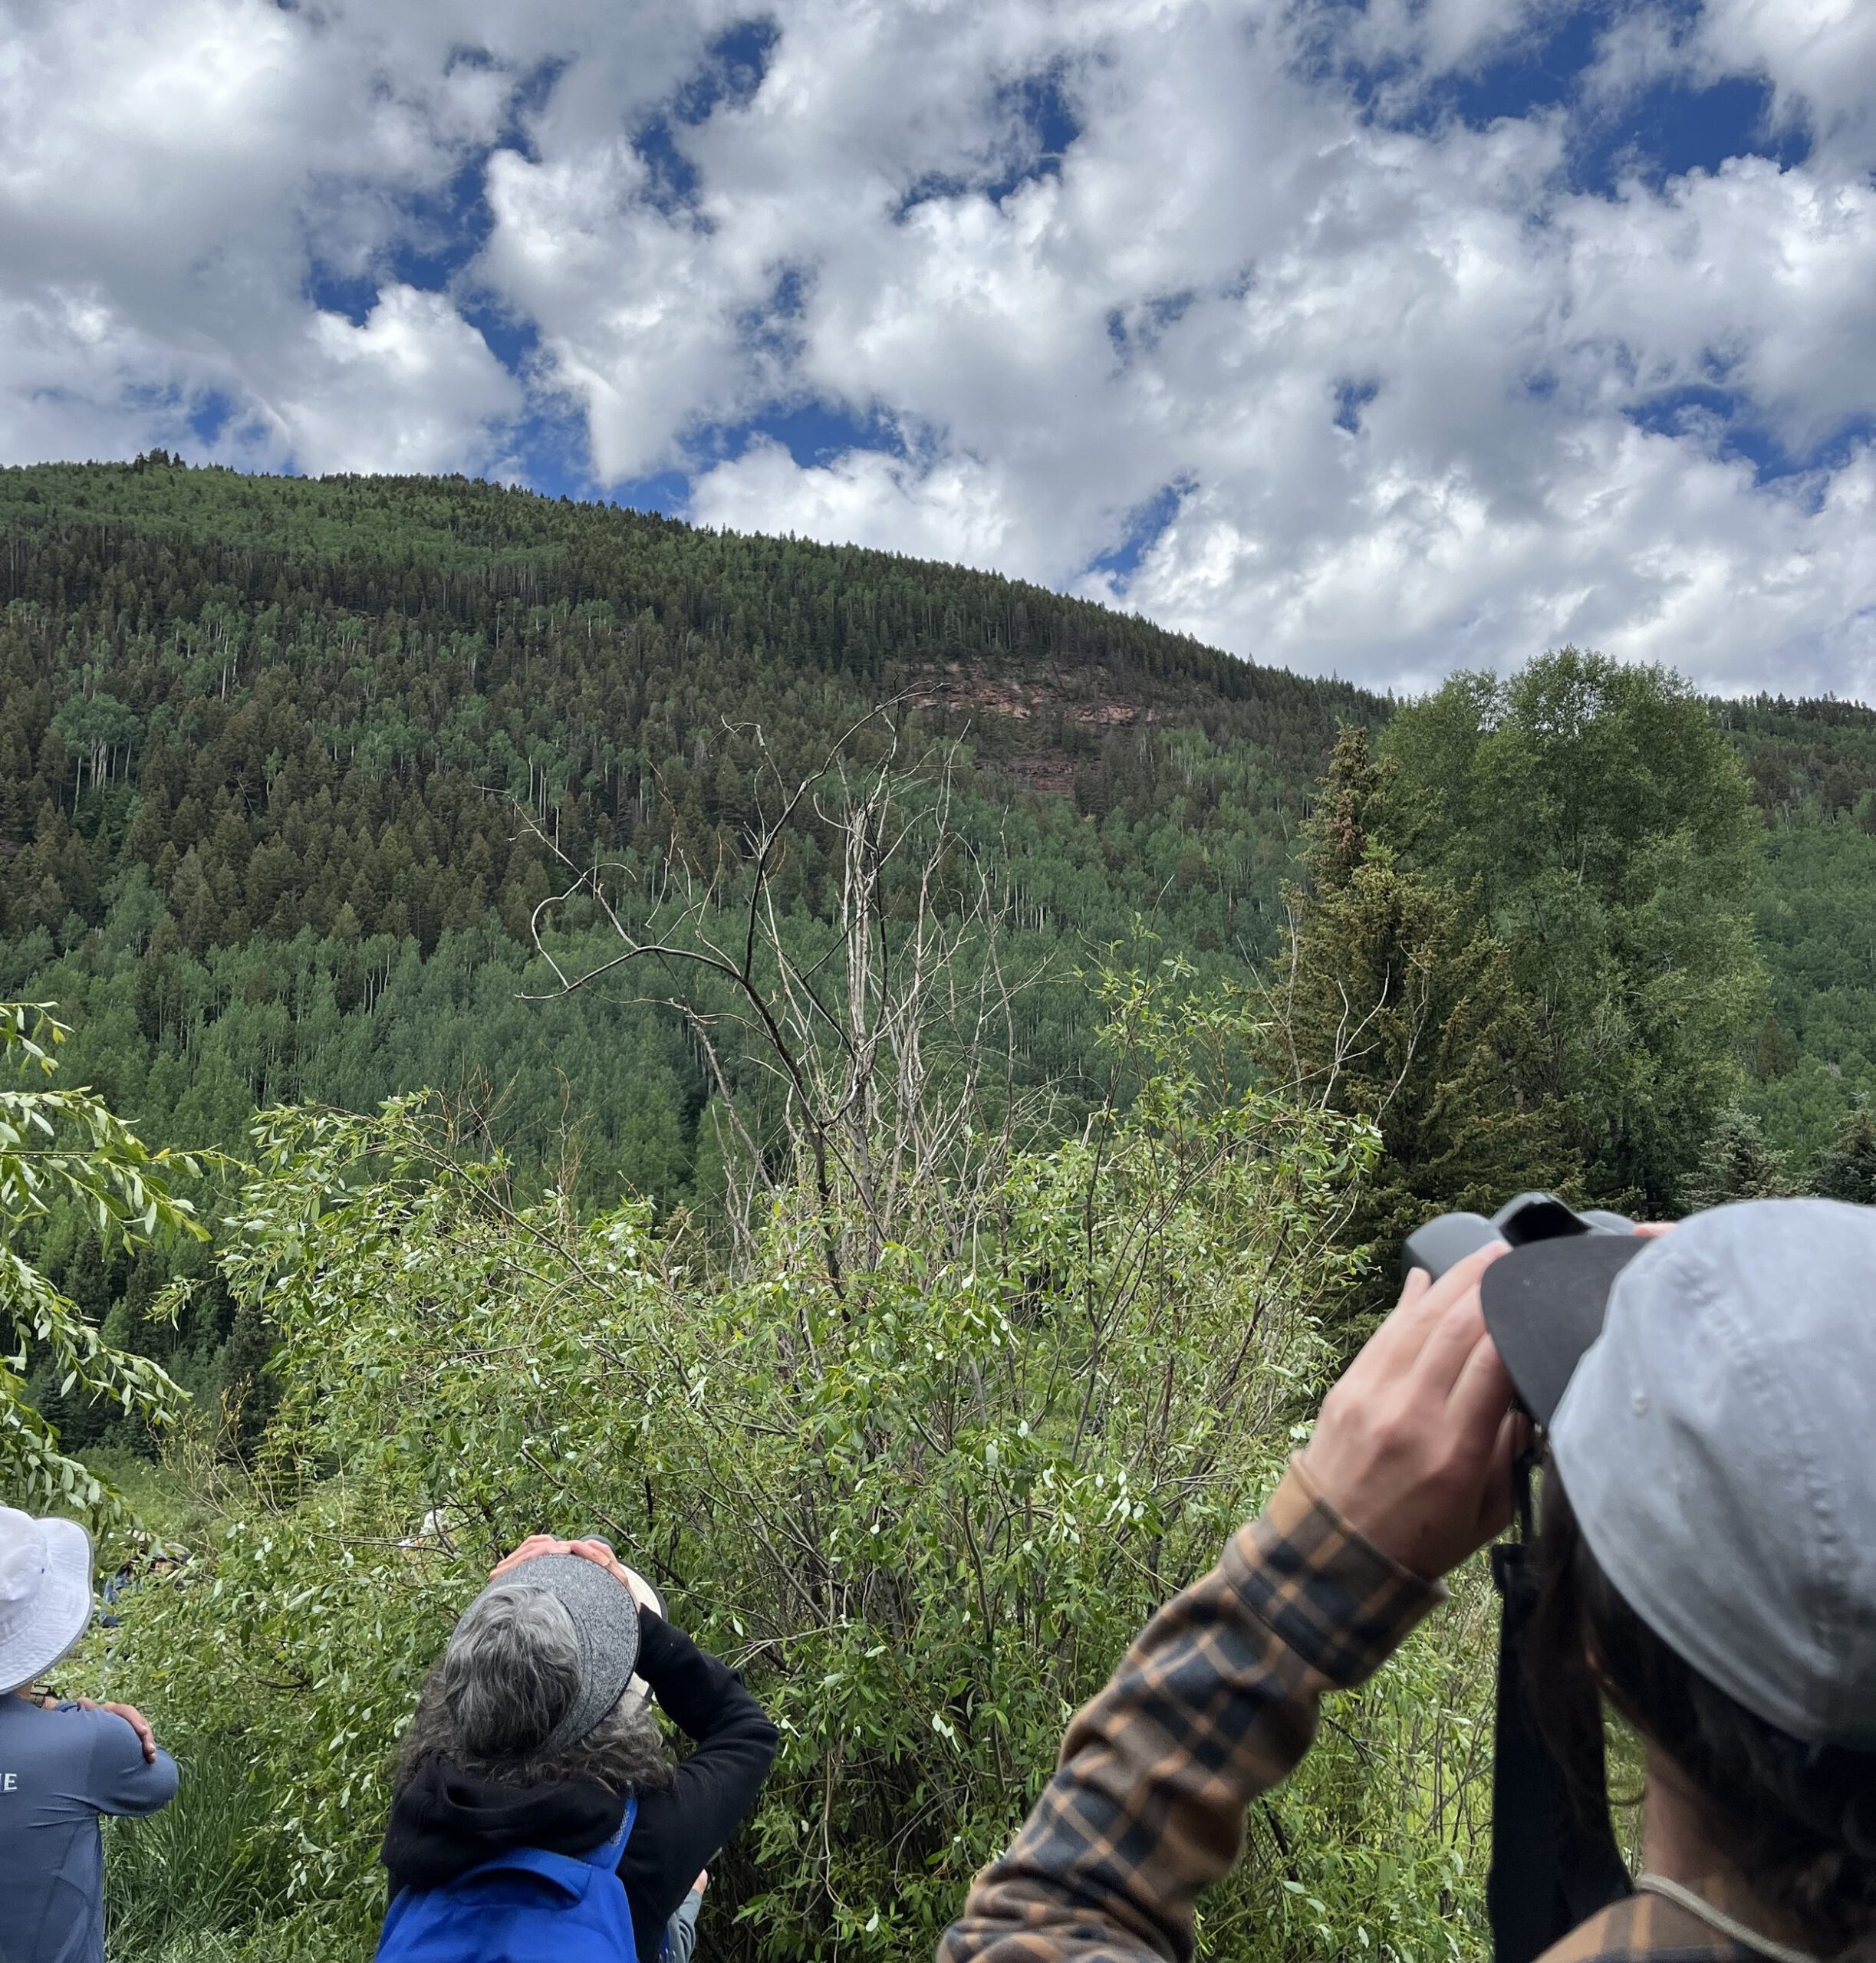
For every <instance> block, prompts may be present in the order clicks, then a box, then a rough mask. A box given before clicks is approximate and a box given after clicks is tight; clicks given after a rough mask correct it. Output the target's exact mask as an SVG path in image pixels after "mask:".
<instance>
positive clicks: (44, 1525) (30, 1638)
mask: <svg viewBox="0 0 1876 1963" xmlns="http://www.w3.org/2000/svg"><path fill="white" fill-rule="evenodd" d="M90 1621H91V1535H90V1534H87V1532H86V1531H84V1528H83V1527H81V1526H80V1525H79V1524H78V1523H77V1521H75V1520H35V1519H34V1518H33V1517H32V1515H31V1514H28V1513H21V1511H19V1510H18V1508H16V1507H10V1506H0V1693H4V1692H8V1691H15V1690H18V1688H20V1686H21V1685H22V1684H29V1683H31V1682H32V1680H33V1679H34V1678H35V1677H36V1676H38V1675H40V1674H41V1672H44V1671H46V1670H49V1669H51V1667H52V1665H54V1663H56V1662H58V1659H60V1658H61V1656H64V1653H65V1652H66V1651H67V1650H68V1649H71V1646H72V1645H73V1644H74V1642H77V1640H78V1639H79V1637H80V1636H83V1635H84V1632H85V1626H86V1624H87V1623H89V1622H90Z"/></svg>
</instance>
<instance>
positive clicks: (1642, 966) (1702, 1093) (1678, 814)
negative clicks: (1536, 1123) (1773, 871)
mask: <svg viewBox="0 0 1876 1963" xmlns="http://www.w3.org/2000/svg"><path fill="white" fill-rule="evenodd" d="M1384 749H1385V752H1386V754H1387V756H1388V757H1389V758H1391V759H1392V760H1393V761H1394V762H1395V763H1396V764H1397V766H1398V769H1399V776H1398V778H1397V781H1396V783H1395V784H1394V787H1393V788H1392V789H1391V792H1390V794H1389V800H1388V801H1389V805H1390V813H1389V817H1388V821H1387V826H1386V827H1385V829H1386V833H1387V836H1388V837H1390V838H1391V840H1395V841H1397V843H1398V844H1399V847H1400V850H1401V851H1402V853H1403V854H1404V857H1406V859H1407V862H1408V863H1410V864H1411V865H1412V866H1415V867H1416V868H1418V869H1421V870H1426V871H1427V872H1429V873H1435V874H1437V875H1439V876H1442V877H1444V878H1446V879H1447V880H1450V882H1451V883H1452V884H1453V886H1454V887H1455V889H1456V890H1458V891H1460V893H1465V894H1466V895H1468V896H1469V900H1468V904H1469V906H1470V907H1471V908H1472V909H1473V910H1474V912H1475V914H1476V918H1478V919H1480V920H1481V921H1483V922H1484V923H1485V924H1486V925H1487V926H1489V928H1490V929H1491V930H1492V932H1493V933H1494V934H1495V935H1496V937H1497V938H1498V939H1499V940H1500V941H1502V942H1503V944H1504V945H1505V946H1506V948H1507V949H1509V951H1510V954H1511V958H1512V972H1513V975H1514V977H1515V978H1516V982H1517V985H1518V988H1519V992H1520V993H1521V994H1522V996H1523V998H1524V999H1525V1001H1526V1002H1527V1003H1528V1004H1529V1008H1530V1011H1531V1014H1532V1017H1533V1018H1534V1019H1535V1027H1536V1031H1537V1034H1538V1037H1539V1045H1540V1052H1539V1053H1540V1054H1541V1055H1542V1057H1543V1059H1544V1070H1543V1076H1542V1080H1541V1081H1540V1084H1539V1090H1540V1091H1541V1093H1542V1094H1543V1095H1544V1096H1545V1097H1549V1098H1552V1099H1555V1100H1556V1101H1557V1102H1558V1103H1559V1104H1560V1105H1561V1106H1562V1107H1563V1110H1564V1111H1565V1116H1566V1120H1567V1123H1566V1130H1565V1142H1566V1143H1568V1145H1569V1146H1571V1147H1572V1149H1573V1150H1575V1152H1577V1153H1578V1154H1579V1155H1580V1156H1581V1160H1582V1162H1583V1166H1584V1169H1585V1182H1586V1183H1587V1185H1588V1188H1589V1189H1590V1190H1591V1192H1593V1193H1595V1195H1597V1196H1598V1197H1599V1198H1606V1199H1611V1200H1620V1201H1625V1202H1628V1203H1629V1204H1630V1205H1639V1206H1641V1207H1643V1208H1649V1209H1659V1208H1664V1207H1667V1206H1668V1205H1672V1204H1673V1202H1674V1199H1675V1198H1676V1196H1677V1194H1678V1192H1679V1189H1680V1185H1681V1182H1682V1181H1683V1179H1684V1178H1685V1176H1686V1175H1687V1173H1688V1172H1690V1170H1691V1169H1692V1167H1693V1164H1694V1162H1695V1160H1696V1158H1697V1154H1698V1153H1699V1151H1700V1147H1701V1145H1702V1144H1703V1142H1704V1140H1705V1139H1707V1136H1708V1135H1709V1134H1710V1132H1711V1131H1712V1130H1713V1126H1714V1125H1715V1124H1716V1122H1717V1120H1718V1119H1719V1116H1720V1113H1721V1112H1722V1111H1723V1110H1725V1109H1726V1106H1727V1105H1728V1104H1729V1103H1730V1102H1732V1101H1733V1099H1734V1098H1735V1097H1736V1096H1737V1094H1738V1093H1739V1088H1740V1084H1741V1080H1742V1071H1741V1067H1740V1057H1741V1053H1742V1051H1743V1048H1744V1046H1745V1044H1746V1037H1747V1035H1748V1033H1749V1031H1752V1030H1753V1028H1756V1025H1757V1023H1758V1021H1759V1017H1760V1015H1761V1014H1762V996H1763V989H1764V977H1763V975H1762V970H1761V968H1760V966H1759V961H1758V958H1757V955H1756V952H1755V949H1754V948H1753V939H1752V929H1751V922H1750V919H1749V914H1748V912H1747V901H1748V896H1749V887H1750V881H1751V879H1752V876H1753V864H1754V854H1755V851H1756V841H1757V837H1758V833H1759V824H1758V820H1757V819H1756V816H1755V814H1754V813H1753V808H1752V804H1751V801H1750V797H1749V786H1748V782H1747V779H1746V774H1745V773H1744V771H1743V770H1742V768H1740V765H1739V762H1738V761H1737V760H1736V758H1735V757H1734V755H1733V752H1732V750H1731V748H1730V746H1729V745H1728V743H1727V741H1726V738H1725V736H1724V735H1723V733H1722V732H1721V731H1720V729H1719V728H1717V727H1716V725H1715V723H1714V722H1713V718H1712V716H1711V715H1710V712H1709V711H1708V709H1707V706H1706V705H1704V704H1703V703H1702V702H1700V700H1699V699H1697V697H1695V696H1694V695H1693V694H1692V693H1691V692H1690V691H1689V690H1688V689H1687V686H1686V685H1685V684H1684V683H1683V682H1681V681H1680V680H1679V679H1677V678H1676V677H1674V676H1671V675H1669V674H1668V673H1667V672H1665V671H1664V670H1662V669H1653V668H1632V667H1625V666H1623V665H1622V664H1621V663H1618V662H1614V661H1611V660H1610V659H1608V658H1607V657H1605V656H1601V655H1595V654H1585V653H1579V652H1578V651H1577V650H1576V649H1573V648H1566V649H1563V650H1562V652H1561V653H1556V654H1552V655H1546V656H1544V657H1543V658H1542V659H1541V660H1538V661H1535V662H1533V663H1531V664H1530V666H1529V667H1527V668H1525V669H1523V670H1522V671H1521V672H1519V674H1517V675H1515V676H1512V677H1510V678H1509V679H1506V680H1502V681H1501V680H1498V679H1495V678H1493V677H1491V676H1480V675H1470V676H1457V677H1456V678H1455V679H1453V680H1452V681H1450V682H1448V683H1447V684H1446V686H1445V687H1443V689H1440V690H1439V691H1438V692H1437V693H1436V694H1434V695H1432V696H1430V697H1429V698H1428V699H1427V700H1426V701H1425V702H1420V703H1416V704H1414V705H1411V706H1410V707H1409V708H1407V709H1404V710H1403V711H1402V712H1400V714H1399V715H1397V716H1396V717H1395V718H1394V720H1393V722H1391V724H1390V725H1389V727H1388V730H1387V736H1386V738H1385V741H1384Z"/></svg>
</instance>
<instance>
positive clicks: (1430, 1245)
mask: <svg viewBox="0 0 1876 1963" xmlns="http://www.w3.org/2000/svg"><path fill="white" fill-rule="evenodd" d="M1634 1231H1635V1223H1634V1221H1632V1220H1627V1219H1624V1218H1623V1216H1622V1215H1621V1214H1619V1213H1611V1212H1608V1211H1606V1210H1605V1209H1604V1208H1601V1207H1590V1208H1585V1211H1584V1212H1581V1213H1578V1212H1575V1210H1574V1209H1573V1208H1570V1207H1567V1206H1565V1205H1564V1203H1563V1202H1562V1200H1560V1199H1557V1198H1555V1196H1554V1195H1552V1194H1550V1193H1520V1194H1519V1195H1518V1197H1517V1198H1516V1199H1510V1200H1507V1201H1506V1202H1505V1204H1504V1205H1502V1206H1501V1207H1500V1208H1499V1210H1498V1211H1497V1212H1496V1213H1495V1214H1493V1216H1492V1217H1491V1218H1490V1219H1489V1220H1488V1219H1486V1217H1485V1215H1483V1213H1442V1214H1440V1215H1437V1216H1436V1217H1435V1218H1433V1219H1431V1220H1430V1221H1428V1222H1427V1224H1426V1225H1425V1226H1423V1227H1417V1228H1414V1231H1413V1232H1412V1233H1410V1235H1408V1236H1407V1245H1406V1247H1405V1248H1404V1250H1403V1252H1402V1255H1401V1266H1402V1268H1404V1269H1407V1268H1424V1269H1425V1270H1426V1271H1427V1273H1428V1274H1430V1275H1431V1276H1432V1277H1433V1280H1434V1281H1438V1280H1439V1279H1440V1276H1441V1275H1443V1274H1445V1272H1446V1270H1447V1269H1448V1268H1451V1267H1452V1266H1453V1264H1455V1263H1456V1262H1458V1261H1463V1260H1464V1259H1465V1258H1466V1256H1467V1255H1468V1254H1476V1253H1477V1252H1478V1251H1479V1249H1480V1248H1483V1247H1485V1246H1486V1245H1489V1243H1490V1242H1492V1241H1506V1242H1508V1243H1509V1245H1511V1246H1512V1247H1514V1248H1522V1247H1525V1246H1528V1245H1529V1244H1530V1243H1531V1242H1532V1241H1555V1240H1558V1239H1560V1238H1562V1236H1564V1235H1567V1234H1632V1233H1633V1232H1634Z"/></svg>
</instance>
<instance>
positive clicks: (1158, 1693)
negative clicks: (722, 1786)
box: [938, 1465, 1445, 1963]
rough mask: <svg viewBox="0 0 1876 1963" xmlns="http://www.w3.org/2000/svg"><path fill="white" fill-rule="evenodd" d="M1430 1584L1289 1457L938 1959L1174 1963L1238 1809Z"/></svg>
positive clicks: (1294, 1757)
mask: <svg viewBox="0 0 1876 1963" xmlns="http://www.w3.org/2000/svg"><path fill="white" fill-rule="evenodd" d="M1444 1593H1445V1591H1444V1590H1443V1589H1441V1588H1440V1587H1439V1586H1438V1585H1437V1583H1428V1582H1426V1581H1423V1580H1421V1579H1420V1577H1418V1576H1417V1575H1414V1574H1411V1573H1409V1572H1408V1571H1407V1570H1406V1569H1404V1568H1403V1567H1399V1566H1397V1564H1396V1563H1394V1562H1393V1561H1391V1560H1389V1559H1388V1558H1387V1556H1386V1555H1384V1554H1381V1552H1379V1551H1378V1550H1377V1549H1376V1548H1374V1547H1371V1546H1370V1545H1369V1544H1368V1542H1367V1541H1365V1540H1363V1539H1362V1538H1361V1536H1360V1535H1359V1534H1356V1533H1355V1532H1354V1530H1353V1529H1352V1528H1351V1527H1349V1526H1348V1524H1346V1523H1345V1522H1344V1521H1343V1520H1342V1519H1341V1517H1340V1516H1339V1515H1338V1514H1337V1513H1336V1512H1335V1511H1334V1509H1333V1508H1331V1507H1330V1506H1329V1505H1328V1504H1327V1503H1326V1502H1325V1501H1323V1500H1321V1498H1318V1496H1317V1495H1316V1494H1315V1492H1314V1491H1313V1490H1312V1488H1311V1487H1310V1485H1309V1484H1308V1479H1307V1477H1306V1475H1305V1474H1304V1473H1303V1472H1302V1470H1301V1469H1300V1468H1298V1467H1297V1466H1295V1465H1292V1468H1291V1470H1290V1471H1289V1475H1288V1476H1287V1477H1286V1478H1285V1479H1284V1481H1283V1482H1282V1485H1279V1487H1278V1488H1277V1490H1276V1491H1275V1493H1274V1494H1272V1496H1271V1500H1270V1503H1269V1505H1268V1506H1267V1507H1265V1509H1264V1511H1263V1512H1262V1514H1261V1515H1259V1517H1258V1518H1257V1519H1256V1520H1255V1521H1252V1523H1251V1524H1250V1525H1249V1526H1248V1527H1244V1528H1242V1530H1241V1531H1239V1533H1238V1534H1236V1536H1235V1537H1233V1540H1232V1541H1231V1543H1230V1544H1229V1546H1228V1547H1226V1550H1225V1554H1224V1557H1223V1560H1220V1562H1219V1564H1218V1565H1217V1567H1215V1568H1213V1570H1212V1571H1211V1573H1209V1574H1207V1575H1206V1577H1204V1578H1203V1580H1200V1581H1198V1582H1196V1583H1194V1584H1193V1587H1190V1588H1188V1589H1187V1590H1186V1591H1185V1593H1183V1594H1182V1595H1180V1596H1177V1597H1176V1598H1175V1599H1174V1600H1173V1601H1171V1602H1170V1603H1167V1606H1166V1607H1165V1608H1163V1610H1160V1613H1159V1614H1158V1615H1157V1616H1154V1619H1153V1620H1152V1622H1151V1623H1149V1624H1148V1625H1147V1628H1146V1629H1145V1630H1144V1633H1142V1634H1141V1635H1140V1637H1139V1638H1138V1639H1137V1641H1136V1642H1134V1646H1133V1647H1132V1648H1131V1649H1130V1650H1129V1651H1128V1652H1127V1656H1126V1657H1125V1659H1124V1660H1123V1661H1122V1662H1121V1666H1120V1668H1119V1669H1117V1670H1116V1671H1115V1672H1114V1675H1113V1676H1112V1677H1111V1678H1110V1679H1109V1680H1108V1682H1107V1688H1105V1689H1104V1690H1103V1691H1102V1692H1101V1693H1100V1695H1098V1697H1096V1698H1094V1701H1093V1702H1091V1703H1090V1704H1088V1705H1086V1706H1085V1707H1084V1708H1083V1709H1082V1710H1081V1711H1080V1712H1078V1714H1077V1715H1076V1716H1075V1720H1074V1721H1073V1722H1072V1723H1071V1725H1070V1726H1069V1728H1068V1734H1067V1736H1066V1738H1065V1739H1064V1741H1063V1743H1062V1749H1061V1759H1060V1761H1059V1762H1058V1764H1057V1766H1056V1768H1055V1775H1054V1777H1052V1779H1051V1780H1050V1781H1049V1783H1048V1786H1047V1787H1046V1788H1045V1790H1044V1791H1043V1794H1042V1797H1041V1798H1040V1799H1039V1800H1038V1801H1037V1802H1036V1804H1035V1808H1034V1810H1032V1812H1031V1813H1030V1815H1029V1819H1028V1820H1027V1821H1026V1822H1025V1823H1024V1825H1023V1827H1022V1831H1021V1832H1020V1833H1018V1835H1017V1836H1016V1838H1015V1840H1014V1841H1013V1842H1012V1843H1011V1845H1010V1848H1009V1852H1008V1853H1005V1854H1004V1855H1002V1856H1001V1857H1000V1858H999V1859H997V1860H995V1861H993V1862H992V1863H991V1864H990V1865H989V1866H988V1867H986V1869H984V1870H983V1871H982V1873H980V1874H979V1876H978V1877H977V1879H976V1882H974V1883H973V1886H972V1888H971V1891H970V1895H969V1899H967V1900H966V1902H965V1905H964V1912H963V1915H960V1916H959V1919H957V1921H956V1922H954V1923H953V1925H952V1926H951V1928H950V1929H949V1930H948V1931H947V1932H946V1935H945V1936H944V1938H943V1942H941V1943H940V1945H939V1952H938V1953H939V1956H940V1963H980V1959H981V1963H1065V1960H1066V1959H1073V1963H1095V1959H1098V1958H1127V1959H1129V1963H1138V1959H1143V1958H1145V1959H1151V1958H1167V1959H1170V1963H1184V1959H1186V1958H1189V1957H1190V1955H1191V1954H1192V1948H1193V1905H1194V1904H1195V1903H1196V1901H1197V1899H1198V1897H1199V1895H1200V1891H1201V1890H1202V1889H1205V1888H1206V1887H1208V1886H1210V1884H1211V1883H1212V1882H1214V1881H1216V1880H1217V1879H1219V1877H1220V1876H1222V1875H1223V1874H1225V1873H1227V1872H1228V1871H1229V1869H1230V1868H1231V1866H1232V1864H1233V1863H1234V1862H1235V1861H1236V1859H1237V1857H1238V1854H1239V1850H1240V1849H1241V1847H1242V1843H1243V1838H1244V1820H1245V1813H1246V1809H1247V1808H1248V1807H1249V1804H1250V1803H1251V1801H1252V1800H1254V1799H1255V1798H1256V1797H1257V1795H1258V1794H1260V1793H1262V1792H1265V1791H1267V1790H1269V1788H1270V1787H1272V1786H1274V1785H1275V1784H1277V1782H1278V1781H1279V1780H1280V1779H1282V1777H1284V1775H1285V1774H1286V1773H1288V1772H1289V1771H1290V1770H1291V1769H1292V1767H1294V1766H1295V1764H1297V1762H1298V1760H1300V1759H1301V1758H1302V1756H1303V1754H1304V1753H1305V1751H1308V1748H1309V1745H1310V1741H1312V1739H1313V1738H1314V1737H1315V1730H1316V1718H1317V1709H1318V1705H1319V1703H1320V1702H1321V1698H1322V1696H1323V1694H1324V1693H1325V1692H1328V1691H1331V1690H1342V1689H1347V1688H1350V1687H1351V1686H1352V1685H1355V1684H1358V1683H1360V1682H1362V1681H1363V1679H1365V1678H1367V1677H1368V1676H1370V1675H1372V1674H1373V1673H1374V1671H1375V1670H1376V1669H1378V1668H1379V1667H1380V1666H1381V1663H1382V1662H1384V1660H1385V1659H1386V1658H1387V1656H1388V1655H1389V1653H1390V1652H1391V1651H1392V1650H1393V1649H1394V1648H1395V1646H1397V1644H1398V1643H1399V1642H1400V1640H1401V1639H1402V1638H1403V1637H1404V1636H1405V1635H1406V1634H1407V1632H1408V1631H1409V1630H1410V1629H1412V1628H1413V1626H1414V1624H1415V1623H1417V1622H1418V1621H1419V1620H1420V1618H1421V1617H1422V1616H1424V1615H1426V1614H1427V1612H1428V1611H1429V1610H1431V1609H1432V1608H1433V1606H1435V1605H1436V1604H1437V1603H1439V1602H1440V1600H1442V1599H1443V1596H1444Z"/></svg>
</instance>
